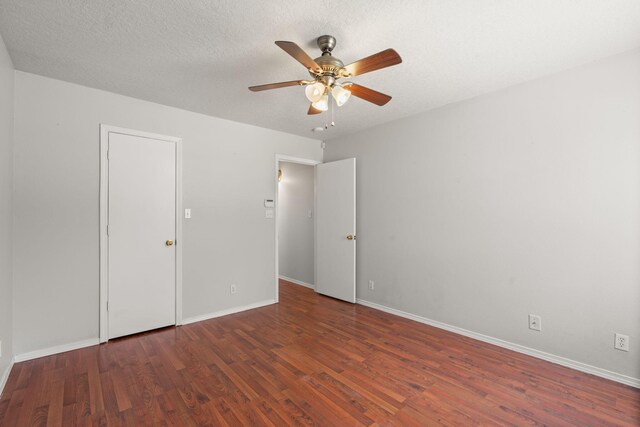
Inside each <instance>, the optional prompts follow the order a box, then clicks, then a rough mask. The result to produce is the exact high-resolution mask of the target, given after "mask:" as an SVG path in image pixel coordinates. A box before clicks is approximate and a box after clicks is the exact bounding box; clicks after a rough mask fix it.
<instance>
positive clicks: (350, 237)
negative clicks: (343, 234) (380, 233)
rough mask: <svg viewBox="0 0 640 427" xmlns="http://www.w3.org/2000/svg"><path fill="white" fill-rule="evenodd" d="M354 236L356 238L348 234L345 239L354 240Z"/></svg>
mask: <svg viewBox="0 0 640 427" xmlns="http://www.w3.org/2000/svg"><path fill="white" fill-rule="evenodd" d="M355 238H356V236H353V235H351V234H349V235H348V236H347V240H355Z"/></svg>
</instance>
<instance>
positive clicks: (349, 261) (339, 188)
mask: <svg viewBox="0 0 640 427" xmlns="http://www.w3.org/2000/svg"><path fill="white" fill-rule="evenodd" d="M316 292H318V293H321V294H324V295H328V296H331V297H334V298H338V299H341V300H345V301H349V302H351V303H355V302H356V159H346V160H339V161H336V162H329V163H323V164H320V165H317V166H316Z"/></svg>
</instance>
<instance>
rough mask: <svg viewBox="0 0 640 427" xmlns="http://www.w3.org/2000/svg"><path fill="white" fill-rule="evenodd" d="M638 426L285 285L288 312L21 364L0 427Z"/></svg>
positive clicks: (512, 367) (460, 349)
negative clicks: (304, 426) (76, 426)
mask: <svg viewBox="0 0 640 427" xmlns="http://www.w3.org/2000/svg"><path fill="white" fill-rule="evenodd" d="M530 424H533V425H552V426H562V425H579V426H590V425H594V426H595V425H597V426H605V425H640V390H638V389H634V388H632V387H627V386H624V385H621V384H617V383H614V382H611V381H607V380H604V379H601V378H598V377H595V376H591V375H588V374H583V373H580V372H577V371H574V370H571V369H568V368H564V367H561V366H557V365H554V364H551V363H547V362H544V361H540V360H538V359H535V358H532V357H529V356H525V355H522V354H518V353H514V352H512V351H509V350H505V349H502V348H499V347H495V346H492V345H489V344H485V343H482V342H479V341H475V340H472V339H469V338H465V337H462V336H459V335H455V334H453V333H449V332H445V331H442V330H439V329H436V328H432V327H429V326H426V325H423V324H420V323H416V322H413V321H410V320H406V319H402V318H399V317H396V316H393V315H389V314H386V313H383V312H379V311H376V310H373V309H370V308H367V307H363V306H358V305H351V304H347V303H343V302H340V301H336V300H333V299H331V298H326V297H322V296H319V295H316V294H315V293H314V292H313V291H311V290H309V289H306V288H303V287H300V286H297V285H293V284H290V283H287V282H282V283H281V298H280V304H278V305H272V306H268V307H263V308H259V309H255V310H251V311H247V312H244V313H239V314H234V315H230V316H226V317H222V318H218V319H212V320H208V321H204V322H200V323H195V324H192V325H187V326H183V327H179V328H168V329H163V330H159V331H154V332H150V333H146V334H142V335H137V336H132V337H128V338H124V339H119V340H113V341H111V342H109V343H108V344H104V345H100V346H94V347H89V348H85V349H81V350H76V351H71V352H68V353H63V354H58V355H54V356H49V357H43V358H41V359H36V360H31V361H28V362H23V363H18V364H16V365H15V366H14V368H13V371H12V373H11V376H10V377H9V380H8V383H7V386H6V388H5V391H4V394H3V396H2V399H1V400H0V425H2V426H31V425H54V426H57V425H63V426H73V425H129V426H140V425H158V426H160V425H177V426H190V425H200V426H227V425H228V426H239V425H250V426H260V425H275V426H280V425H319V426H359V425H394V426H424V425H530Z"/></svg>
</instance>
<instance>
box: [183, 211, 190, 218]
mask: <svg viewBox="0 0 640 427" xmlns="http://www.w3.org/2000/svg"><path fill="white" fill-rule="evenodd" d="M184 217H185V218H187V219H188V218H191V209H185V210H184Z"/></svg>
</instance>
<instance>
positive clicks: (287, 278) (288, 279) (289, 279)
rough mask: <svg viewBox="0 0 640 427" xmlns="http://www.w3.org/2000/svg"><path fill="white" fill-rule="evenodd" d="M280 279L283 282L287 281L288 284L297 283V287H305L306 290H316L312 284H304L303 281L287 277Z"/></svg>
mask: <svg viewBox="0 0 640 427" xmlns="http://www.w3.org/2000/svg"><path fill="white" fill-rule="evenodd" d="M279 277H280V278H281V279H282V280H286V281H287V282H291V283H295V284H296V285H300V286H304V287H305V288H310V289H315V288H316V287H315V286H313V285H312V284H311V283H307V282H303V281H302V280H296V279H292V278H291V277H287V276H279Z"/></svg>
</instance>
